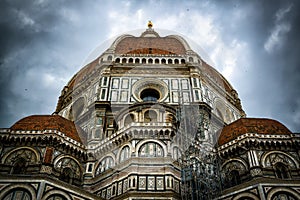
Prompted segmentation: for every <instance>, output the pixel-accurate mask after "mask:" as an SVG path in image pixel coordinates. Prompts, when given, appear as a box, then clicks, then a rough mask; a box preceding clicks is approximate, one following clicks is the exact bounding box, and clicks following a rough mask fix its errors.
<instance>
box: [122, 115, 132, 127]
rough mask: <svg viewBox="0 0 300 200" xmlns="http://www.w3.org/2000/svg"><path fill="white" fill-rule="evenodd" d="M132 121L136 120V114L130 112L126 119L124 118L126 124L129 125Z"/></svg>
mask: <svg viewBox="0 0 300 200" xmlns="http://www.w3.org/2000/svg"><path fill="white" fill-rule="evenodd" d="M131 122H134V115H133V114H129V115H127V116H126V118H125V120H124V126H127V125H129V124H131Z"/></svg>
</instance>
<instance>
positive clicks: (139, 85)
mask: <svg viewBox="0 0 300 200" xmlns="http://www.w3.org/2000/svg"><path fill="white" fill-rule="evenodd" d="M132 91H133V97H134V98H135V99H136V100H137V101H139V102H146V101H147V102H162V101H163V100H164V99H165V98H166V97H167V95H168V87H167V85H166V84H165V83H164V82H163V81H161V80H158V79H150V78H148V79H142V80H139V81H137V82H135V84H134V85H133V86H132Z"/></svg>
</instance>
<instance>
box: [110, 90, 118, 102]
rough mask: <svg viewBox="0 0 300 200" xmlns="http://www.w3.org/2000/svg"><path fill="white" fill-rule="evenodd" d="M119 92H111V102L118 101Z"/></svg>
mask: <svg viewBox="0 0 300 200" xmlns="http://www.w3.org/2000/svg"><path fill="white" fill-rule="evenodd" d="M118 96H119V92H118V91H115V90H114V91H111V97H110V99H111V101H118Z"/></svg>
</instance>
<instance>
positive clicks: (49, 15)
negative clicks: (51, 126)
mask: <svg viewBox="0 0 300 200" xmlns="http://www.w3.org/2000/svg"><path fill="white" fill-rule="evenodd" d="M129 3H130V6H129V8H128V9H129V10H128V12H134V11H136V10H138V9H143V10H144V11H145V13H144V14H145V15H147V17H149V18H150V19H159V18H160V17H161V16H164V17H165V16H167V15H169V14H172V15H174V14H178V13H184V14H185V15H190V14H191V15H192V14H193V13H196V12H199V13H204V14H205V15H208V16H213V19H214V21H213V23H214V25H215V26H216V28H218V31H220V32H221V33H222V39H223V41H224V42H225V43H226V44H227V46H230V44H231V42H232V41H233V40H234V39H237V40H239V41H242V42H244V43H245V44H247V47H248V53H249V55H247V56H248V57H247V60H246V61H245V60H239V58H237V62H238V64H239V66H240V67H239V68H238V69H237V70H238V71H237V72H236V73H237V74H238V75H239V76H238V77H235V78H234V79H233V80H230V82H231V83H232V84H233V86H234V87H235V88H236V89H237V91H238V92H239V94H240V98H241V100H242V104H243V106H244V108H245V111H246V112H247V114H248V116H250V117H257V116H258V117H269V118H275V119H277V120H279V121H281V122H283V123H284V124H286V125H287V127H288V128H290V129H291V130H292V131H297V132H300V122H299V120H298V121H297V119H298V118H299V117H298V118H297V116H299V115H300V114H299V112H300V111H299V110H300V108H299V106H300V105H299V99H300V91H299V85H300V76H299V73H300V69H299V66H300V58H299V56H298V54H299V46H300V38H299V35H300V32H299V30H300V29H299V24H300V22H299V20H300V16H299V13H300V10H299V9H300V6H299V1H296V0H293V1H286V0H276V1H273V0H272V1H271V0H269V1H260V0H254V1H253V0H251V1H250V0H246V1H237V0H228V1H211V0H203V1H184V2H182V1H177V2H175V3H174V1H129ZM120 5H121V6H124V5H125V4H124V3H123V4H120V3H119V2H117V1H96V0H95V1H80V2H78V1H77V2H76V3H74V1H67V0H61V1H47V0H44V1H42V0H41V1H33V0H26V1H8V0H6V1H5V0H4V1H1V2H0V8H1V12H0V29H1V31H0V45H1V49H0V92H1V98H0V113H1V118H0V127H9V126H10V125H11V124H12V123H14V122H15V121H17V120H18V119H20V118H22V117H24V116H26V115H30V114H35V113H48V114H49V113H52V112H53V111H54V109H55V104H56V101H57V98H58V96H59V94H60V90H61V89H62V87H63V85H64V84H66V82H67V80H69V79H70V78H71V77H72V75H74V74H75V73H76V71H78V69H79V68H80V66H81V64H82V63H83V61H84V60H85V58H86V56H88V54H89V53H90V52H91V50H93V49H94V48H95V47H97V46H98V45H99V44H101V42H103V41H104V40H106V39H108V38H107V35H108V33H109V31H110V28H111V25H110V24H107V23H106V21H107V19H108V16H109V15H110V13H111V12H112V11H116V12H120V11H121V10H122V8H120V7H119V6H120ZM289 6H290V7H289ZM191 19H192V18H191ZM132 20H133V23H134V20H135V19H132ZM154 24H155V22H154ZM278 24H279V25H280V24H289V26H290V27H289V30H288V31H285V32H280V34H282V33H284V34H283V35H280V36H282V37H281V39H282V40H281V43H280V45H279V46H274V47H276V49H272V52H271V51H270V52H271V53H267V52H266V51H265V49H264V44H265V43H266V41H268V38H269V37H270V35H271V33H272V31H274V30H275V28H276V25H278ZM136 28H140V27H136ZM155 28H161V29H164V28H165V27H155ZM180 28H182V29H185V28H188V27H187V26H185V25H184V24H182V25H180ZM194 28H197V27H194ZM281 30H287V29H281ZM124 31H130V30H124ZM174 31H177V30H174ZM187 32H188V31H187ZM187 36H188V35H187ZM200 45H201V44H200ZM274 50H276V51H274ZM237 56H238V55H237ZM245 62H246V63H245ZM53 76H56V77H55V81H54V82H51V80H52V78H53ZM34 77H35V78H34ZM47 78H48V79H49V80H48V81H46V80H45V79H47ZM64 81H66V82H64ZM47 84H52V85H50V86H49V85H47Z"/></svg>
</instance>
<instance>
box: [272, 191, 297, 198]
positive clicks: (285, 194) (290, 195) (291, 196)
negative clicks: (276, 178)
mask: <svg viewBox="0 0 300 200" xmlns="http://www.w3.org/2000/svg"><path fill="white" fill-rule="evenodd" d="M296 199H298V198H297V197H295V196H294V195H292V194H290V193H287V192H278V193H276V194H275V195H273V197H272V200H296Z"/></svg>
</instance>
